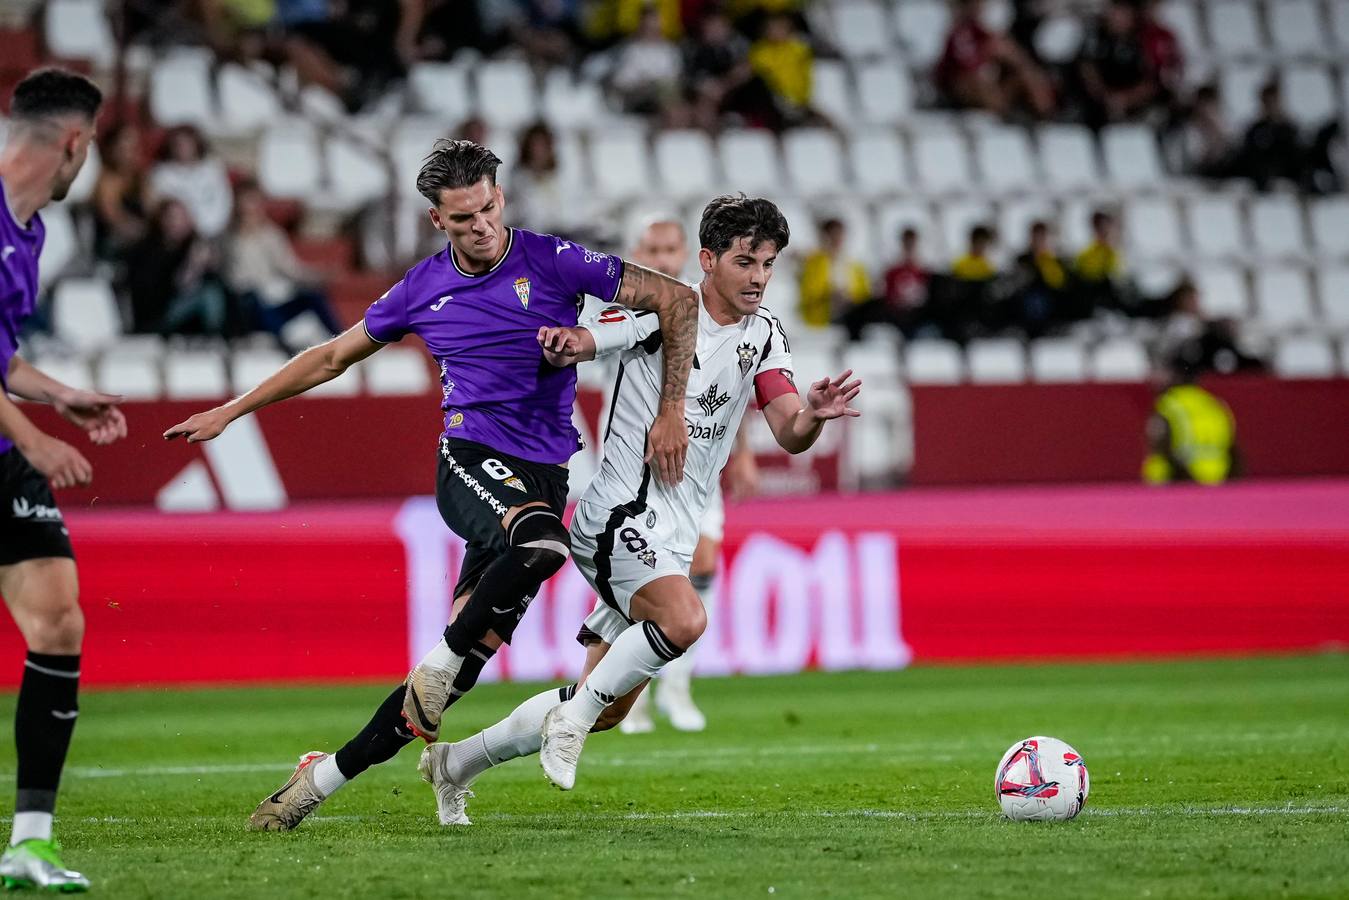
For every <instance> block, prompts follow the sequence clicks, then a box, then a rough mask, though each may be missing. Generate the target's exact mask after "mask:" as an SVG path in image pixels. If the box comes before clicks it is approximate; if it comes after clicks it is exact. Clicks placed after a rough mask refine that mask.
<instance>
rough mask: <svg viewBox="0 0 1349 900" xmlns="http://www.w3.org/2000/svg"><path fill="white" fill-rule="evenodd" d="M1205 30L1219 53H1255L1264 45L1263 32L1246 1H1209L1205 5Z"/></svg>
mask: <svg viewBox="0 0 1349 900" xmlns="http://www.w3.org/2000/svg"><path fill="white" fill-rule="evenodd" d="M1208 33H1209V39H1210V40H1211V41H1212V42H1213V50H1214V52H1216V53H1217V54H1218V55H1220V56H1224V57H1231V56H1255V55H1258V54H1259V53H1261V51H1262V50H1263V49H1264V47H1265V40H1264V35H1263V34H1262V33H1261V30H1260V21H1259V19H1258V17H1257V15H1256V10H1255V4H1254V3H1251V2H1249V0H1213V2H1211V3H1209V4H1208Z"/></svg>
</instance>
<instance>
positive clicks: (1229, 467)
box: [1143, 356, 1240, 485]
mask: <svg viewBox="0 0 1349 900" xmlns="http://www.w3.org/2000/svg"><path fill="white" fill-rule="evenodd" d="M1201 371H1202V370H1201V369H1199V368H1198V367H1196V366H1195V365H1193V364H1192V363H1191V361H1190V360H1189V359H1188V358H1187V357H1185V356H1181V357H1179V358H1177V359H1176V360H1173V361H1172V362H1171V363H1170V364H1169V365H1168V366H1167V369H1166V372H1165V375H1164V381H1163V382H1162V383H1161V384H1160V385H1159V387H1160V390H1159V392H1158V395H1157V403H1156V406H1154V407H1153V413H1152V416H1151V418H1149V419H1148V424H1147V439H1148V446H1149V449H1150V452H1149V453H1148V456H1147V458H1146V459H1145V460H1144V461H1143V480H1144V481H1146V482H1147V483H1148V484H1158V485H1160V484H1170V483H1174V482H1191V483H1198V484H1222V483H1223V482H1225V481H1227V480H1228V479H1229V478H1230V477H1232V476H1234V475H1237V474H1239V470H1240V455H1239V453H1238V451H1237V447H1236V441H1235V438H1236V422H1235V420H1234V419H1233V417H1232V410H1231V409H1229V408H1228V406H1227V404H1226V403H1224V402H1223V401H1222V400H1220V399H1219V398H1218V397H1216V396H1214V395H1213V394H1211V393H1210V392H1208V391H1207V390H1205V389H1204V388H1202V387H1200V386H1199V385H1198V384H1196V383H1195V381H1196V379H1197V378H1198V377H1199V374H1200V372H1201Z"/></svg>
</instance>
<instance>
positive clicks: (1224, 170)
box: [1177, 84, 1232, 178]
mask: <svg viewBox="0 0 1349 900" xmlns="http://www.w3.org/2000/svg"><path fill="white" fill-rule="evenodd" d="M1177 141H1178V143H1179V146H1178V148H1177V149H1178V152H1179V155H1180V159H1179V161H1178V162H1179V168H1180V171H1182V172H1186V173H1189V174H1192V175H1198V176H1200V177H1201V178H1227V177H1228V176H1229V175H1230V174H1231V170H1232V130H1231V128H1230V127H1229V125H1228V123H1227V116H1226V115H1225V114H1224V113H1223V106H1222V100H1221V98H1220V97H1219V95H1218V86H1217V85H1216V84H1206V85H1204V86H1202V87H1200V88H1199V89H1198V90H1196V91H1195V92H1194V98H1193V99H1192V100H1191V102H1190V106H1189V109H1188V110H1186V112H1185V113H1184V117H1183V119H1182V121H1181V123H1180V129H1179V132H1178V134H1177Z"/></svg>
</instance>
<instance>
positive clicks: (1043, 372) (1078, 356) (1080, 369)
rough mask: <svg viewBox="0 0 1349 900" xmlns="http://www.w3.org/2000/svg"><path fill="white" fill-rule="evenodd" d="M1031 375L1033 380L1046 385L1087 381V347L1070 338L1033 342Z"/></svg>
mask: <svg viewBox="0 0 1349 900" xmlns="http://www.w3.org/2000/svg"><path fill="white" fill-rule="evenodd" d="M1030 374H1031V378H1032V379H1033V380H1035V381H1041V382H1046V383H1059V382H1065V383H1071V382H1078V381H1086V380H1087V352H1086V347H1084V346H1083V345H1082V344H1081V343H1080V342H1079V341H1075V340H1072V339H1070V338H1042V339H1041V340H1038V341H1032V342H1031V345H1030Z"/></svg>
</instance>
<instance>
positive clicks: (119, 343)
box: [103, 334, 169, 361]
mask: <svg viewBox="0 0 1349 900" xmlns="http://www.w3.org/2000/svg"><path fill="white" fill-rule="evenodd" d="M103 352H104V353H107V354H121V355H122V356H141V357H144V358H145V359H153V360H156V361H159V360H162V359H163V358H164V355H165V354H166V353H168V352H169V346H168V341H166V340H165V339H164V338H163V337H161V336H160V335H157V334H124V335H122V336H120V337H119V338H117V340H116V341H115V342H113V343H112V344H110V345H108V347H107V348H106V349H105V350H104V351H103Z"/></svg>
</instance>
